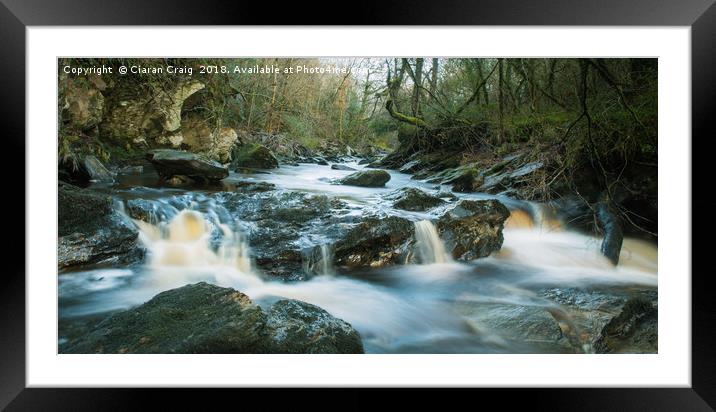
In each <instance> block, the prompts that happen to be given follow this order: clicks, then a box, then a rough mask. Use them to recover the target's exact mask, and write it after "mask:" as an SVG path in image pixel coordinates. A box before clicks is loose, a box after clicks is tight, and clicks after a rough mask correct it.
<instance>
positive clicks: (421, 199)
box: [386, 187, 445, 212]
mask: <svg viewBox="0 0 716 412" xmlns="http://www.w3.org/2000/svg"><path fill="white" fill-rule="evenodd" d="M386 198H387V199H389V200H394V202H393V207H394V208H396V209H402V210H409V211H414V212H423V211H426V210H429V209H432V208H435V207H437V206H440V205H442V204H444V203H445V201H444V200H442V199H440V198H439V197H436V196H433V195H431V194H429V193H425V192H424V191H422V190H420V189H416V188H414V187H406V188H403V189H400V190H398V191H397V192H393V193H391V194H390V195H388V196H386Z"/></svg>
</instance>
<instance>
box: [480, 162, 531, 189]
mask: <svg viewBox="0 0 716 412" xmlns="http://www.w3.org/2000/svg"><path fill="white" fill-rule="evenodd" d="M517 159H518V157H507V158H505V160H503V161H502V162H500V163H498V164H496V165H495V166H493V167H492V168H490V169H488V170H487V171H486V172H485V178H484V182H483V183H482V185H481V186H480V187H479V188H478V190H479V191H481V192H486V193H498V192H501V191H504V190H509V189H512V187H513V186H518V185H519V184H520V182H521V180H523V179H524V178H525V177H527V176H529V175H531V174H532V173H534V172H536V171H538V170H540V169H542V167H544V164H543V163H542V162H532V163H526V164H524V165H522V166H519V167H517V168H516V169H514V170H512V171H509V170H507V169H509V168H510V167H512V165H513V163H514V162H515V161H516V160H517Z"/></svg>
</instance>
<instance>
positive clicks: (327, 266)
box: [318, 243, 333, 275]
mask: <svg viewBox="0 0 716 412" xmlns="http://www.w3.org/2000/svg"><path fill="white" fill-rule="evenodd" d="M319 263H320V266H319V273H318V274H319V275H331V274H333V268H332V266H333V265H331V247H330V246H329V245H328V244H327V243H324V244H322V245H321V260H320V262H319Z"/></svg>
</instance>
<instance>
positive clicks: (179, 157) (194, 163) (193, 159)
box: [147, 149, 229, 181]
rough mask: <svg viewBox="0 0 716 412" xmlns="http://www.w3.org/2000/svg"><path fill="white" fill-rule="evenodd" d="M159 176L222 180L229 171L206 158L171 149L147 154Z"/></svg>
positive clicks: (164, 177) (165, 177)
mask: <svg viewBox="0 0 716 412" xmlns="http://www.w3.org/2000/svg"><path fill="white" fill-rule="evenodd" d="M147 159H148V160H149V161H150V162H152V164H153V165H154V168H155V169H156V170H157V173H158V174H159V176H160V177H161V178H163V179H170V178H172V177H173V176H188V177H190V178H192V179H198V180H204V181H207V180H221V179H224V178H226V177H228V176H229V170H228V169H227V168H226V167H224V166H222V165H221V164H219V163H217V162H215V161H213V160H211V159H208V158H207V157H205V156H202V155H199V154H196V153H189V152H183V151H179V150H171V149H158V150H152V151H150V152H148V153H147Z"/></svg>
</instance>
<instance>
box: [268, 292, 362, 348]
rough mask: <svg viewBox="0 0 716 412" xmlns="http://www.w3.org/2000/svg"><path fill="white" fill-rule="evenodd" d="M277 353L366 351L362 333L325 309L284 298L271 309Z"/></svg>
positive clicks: (270, 329)
mask: <svg viewBox="0 0 716 412" xmlns="http://www.w3.org/2000/svg"><path fill="white" fill-rule="evenodd" d="M266 326H267V328H268V330H269V331H271V336H272V338H273V343H274V344H275V346H276V347H277V350H275V353H363V343H362V342H361V339H360V335H359V334H358V332H357V331H356V330H355V329H353V327H351V325H350V324H348V323H347V322H345V321H343V320H341V319H338V318H335V317H333V316H331V315H330V314H329V313H328V312H326V311H325V310H323V309H321V308H319V307H318V306H314V305H311V304H308V303H305V302H301V301H298V300H280V301H278V302H276V303H274V304H273V305H272V306H271V307H270V308H269V311H268V319H267V322H266Z"/></svg>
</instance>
